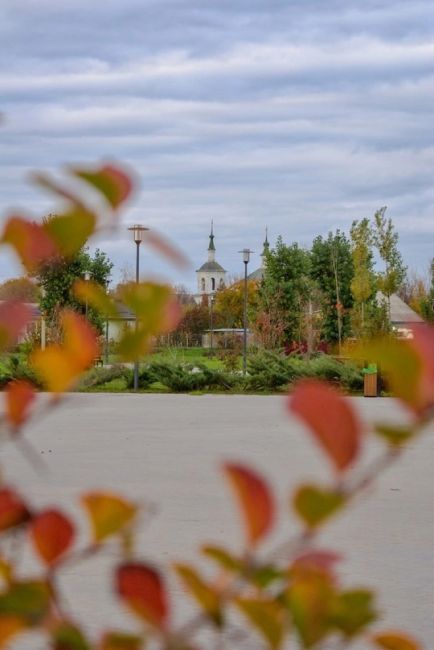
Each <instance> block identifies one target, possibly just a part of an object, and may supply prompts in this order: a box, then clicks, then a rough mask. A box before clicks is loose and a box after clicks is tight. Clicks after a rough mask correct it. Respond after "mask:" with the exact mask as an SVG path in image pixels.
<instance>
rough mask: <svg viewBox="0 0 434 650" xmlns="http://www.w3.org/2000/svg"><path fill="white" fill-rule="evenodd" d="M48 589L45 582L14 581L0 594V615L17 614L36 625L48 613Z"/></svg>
mask: <svg viewBox="0 0 434 650" xmlns="http://www.w3.org/2000/svg"><path fill="white" fill-rule="evenodd" d="M49 606H50V590H49V587H48V585H47V583H45V582H39V581H28V582H15V583H13V584H11V585H10V587H9V589H8V590H7V591H6V592H4V593H2V594H1V595H0V616H17V617H19V618H21V619H23V620H24V621H25V622H26V623H27V624H29V625H37V624H38V623H40V622H41V621H42V620H43V619H44V618H45V616H46V615H47V614H48V611H49Z"/></svg>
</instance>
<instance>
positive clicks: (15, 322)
mask: <svg viewBox="0 0 434 650" xmlns="http://www.w3.org/2000/svg"><path fill="white" fill-rule="evenodd" d="M31 317H32V310H31V309H30V307H29V306H28V305H25V304H24V303H22V302H19V301H17V300H5V301H4V302H2V303H0V350H4V349H5V348H7V347H10V346H11V345H13V344H15V343H16V342H17V340H18V337H19V335H20V334H21V332H22V331H23V330H24V328H25V327H26V325H27V324H28V323H29V321H30V319H31Z"/></svg>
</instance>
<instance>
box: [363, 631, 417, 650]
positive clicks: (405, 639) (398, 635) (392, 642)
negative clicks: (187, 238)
mask: <svg viewBox="0 0 434 650" xmlns="http://www.w3.org/2000/svg"><path fill="white" fill-rule="evenodd" d="M372 641H373V642H374V644H375V645H376V646H377V648H381V650H422V646H421V645H419V643H417V642H416V641H415V640H414V639H411V638H410V637H409V636H407V634H403V633H402V632H382V633H381V634H376V635H375V636H374V637H373V638H372Z"/></svg>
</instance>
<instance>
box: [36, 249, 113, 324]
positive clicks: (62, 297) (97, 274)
mask: <svg viewBox="0 0 434 650" xmlns="http://www.w3.org/2000/svg"><path fill="white" fill-rule="evenodd" d="M112 268H113V264H112V262H111V261H110V260H109V259H108V257H107V255H106V254H105V253H104V252H103V251H101V250H100V249H97V250H96V251H95V253H94V255H93V256H91V255H90V253H89V251H88V249H87V248H86V249H82V250H80V251H79V252H78V253H77V255H75V256H74V257H73V258H55V259H53V260H51V261H49V262H47V263H46V264H44V265H43V266H41V267H40V268H39V269H38V272H37V274H36V281H37V283H38V285H39V287H40V289H41V298H40V307H41V312H42V313H43V314H45V318H46V320H47V322H48V324H49V326H51V327H55V326H56V324H57V314H58V312H59V310H60V309H62V308H64V307H70V308H71V309H73V310H74V311H77V312H83V311H84V309H85V308H84V307H83V304H82V303H81V302H79V301H78V300H77V299H76V298H75V297H74V295H73V291H72V287H73V285H74V282H75V281H76V280H78V279H80V278H84V277H85V274H86V273H88V274H89V278H90V279H91V280H92V281H93V282H96V283H97V284H100V285H101V286H104V287H105V286H107V284H108V281H109V278H110V274H111V270H112ZM88 317H89V320H90V321H91V322H92V323H93V324H94V325H95V326H96V327H97V329H98V330H99V331H102V325H103V321H102V318H101V316H100V315H99V314H98V313H97V312H96V311H94V310H93V309H91V308H89V309H88Z"/></svg>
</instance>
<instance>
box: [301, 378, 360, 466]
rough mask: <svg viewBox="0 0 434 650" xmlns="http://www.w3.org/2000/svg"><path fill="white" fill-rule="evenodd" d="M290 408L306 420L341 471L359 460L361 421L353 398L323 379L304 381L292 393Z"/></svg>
mask: <svg viewBox="0 0 434 650" xmlns="http://www.w3.org/2000/svg"><path fill="white" fill-rule="evenodd" d="M289 409H290V411H292V413H295V414H296V415H298V417H300V418H301V419H302V420H304V422H305V424H306V425H307V426H308V427H309V429H310V430H311V432H312V433H313V435H314V436H315V439H316V440H317V441H318V442H319V443H320V445H321V446H322V447H323V449H324V450H325V451H326V452H327V454H328V456H329V458H330V459H331V460H332V461H333V463H334V465H335V467H336V469H337V470H338V471H342V470H345V469H347V468H348V466H349V465H351V463H353V462H354V461H355V459H356V458H357V455H358V453H359V449H360V437H361V432H362V428H361V424H360V423H359V420H358V418H357V416H356V413H355V411H354V409H353V408H352V407H351V406H350V404H349V402H348V401H347V400H345V399H344V398H343V397H342V396H341V395H339V393H338V392H337V391H335V390H334V389H333V388H330V386H327V384H324V383H322V382H319V381H315V380H307V381H303V382H301V383H300V384H299V385H298V386H297V388H296V389H295V391H294V393H293V395H292V396H290V399H289Z"/></svg>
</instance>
